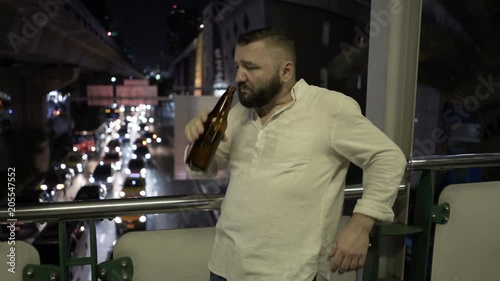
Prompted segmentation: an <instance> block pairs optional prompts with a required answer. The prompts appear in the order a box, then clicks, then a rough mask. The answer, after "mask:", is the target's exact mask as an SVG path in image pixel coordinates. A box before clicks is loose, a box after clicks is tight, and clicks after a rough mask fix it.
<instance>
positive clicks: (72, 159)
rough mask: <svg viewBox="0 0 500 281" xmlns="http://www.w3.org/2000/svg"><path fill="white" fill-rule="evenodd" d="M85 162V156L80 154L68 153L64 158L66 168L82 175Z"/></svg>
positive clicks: (86, 157)
mask: <svg viewBox="0 0 500 281" xmlns="http://www.w3.org/2000/svg"><path fill="white" fill-rule="evenodd" d="M87 160H88V156H87V154H84V153H81V152H70V153H68V155H66V157H65V158H64V164H66V166H67V167H68V168H70V169H73V170H74V171H76V172H78V173H82V172H83V168H84V167H85V164H86V163H87Z"/></svg>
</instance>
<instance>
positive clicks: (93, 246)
mask: <svg viewBox="0 0 500 281" xmlns="http://www.w3.org/2000/svg"><path fill="white" fill-rule="evenodd" d="M88 222H89V227H90V237H89V239H90V260H91V263H90V272H91V275H92V281H97V237H96V229H95V220H93V219H90V220H89V221H88Z"/></svg>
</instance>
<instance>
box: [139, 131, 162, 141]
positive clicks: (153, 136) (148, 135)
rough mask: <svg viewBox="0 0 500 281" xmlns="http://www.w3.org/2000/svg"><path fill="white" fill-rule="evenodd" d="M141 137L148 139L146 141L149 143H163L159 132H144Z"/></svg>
mask: <svg viewBox="0 0 500 281" xmlns="http://www.w3.org/2000/svg"><path fill="white" fill-rule="evenodd" d="M141 137H142V138H143V139H145V140H146V142H147V143H148V144H149V143H151V144H159V143H161V138H160V137H159V136H158V134H157V133H153V132H144V133H142V135H141Z"/></svg>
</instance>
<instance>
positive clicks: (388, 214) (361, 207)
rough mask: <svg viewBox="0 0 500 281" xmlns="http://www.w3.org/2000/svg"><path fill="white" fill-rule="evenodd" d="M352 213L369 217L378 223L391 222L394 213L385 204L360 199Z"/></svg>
mask: <svg viewBox="0 0 500 281" xmlns="http://www.w3.org/2000/svg"><path fill="white" fill-rule="evenodd" d="M353 213H359V214H363V215H366V216H369V217H371V218H373V219H375V220H377V221H379V222H393V221H394V211H393V210H392V208H390V207H388V206H387V205H385V204H381V203H378V202H372V201H368V200H363V199H360V200H358V202H357V203H356V206H355V207H354V210H353Z"/></svg>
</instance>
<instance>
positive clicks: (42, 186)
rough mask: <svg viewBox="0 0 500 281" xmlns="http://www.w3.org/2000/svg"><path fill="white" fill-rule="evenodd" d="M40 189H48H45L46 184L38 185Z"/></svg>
mask: <svg viewBox="0 0 500 281" xmlns="http://www.w3.org/2000/svg"><path fill="white" fill-rule="evenodd" d="M40 189H41V190H47V189H48V187H47V185H46V184H42V185H40Z"/></svg>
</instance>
